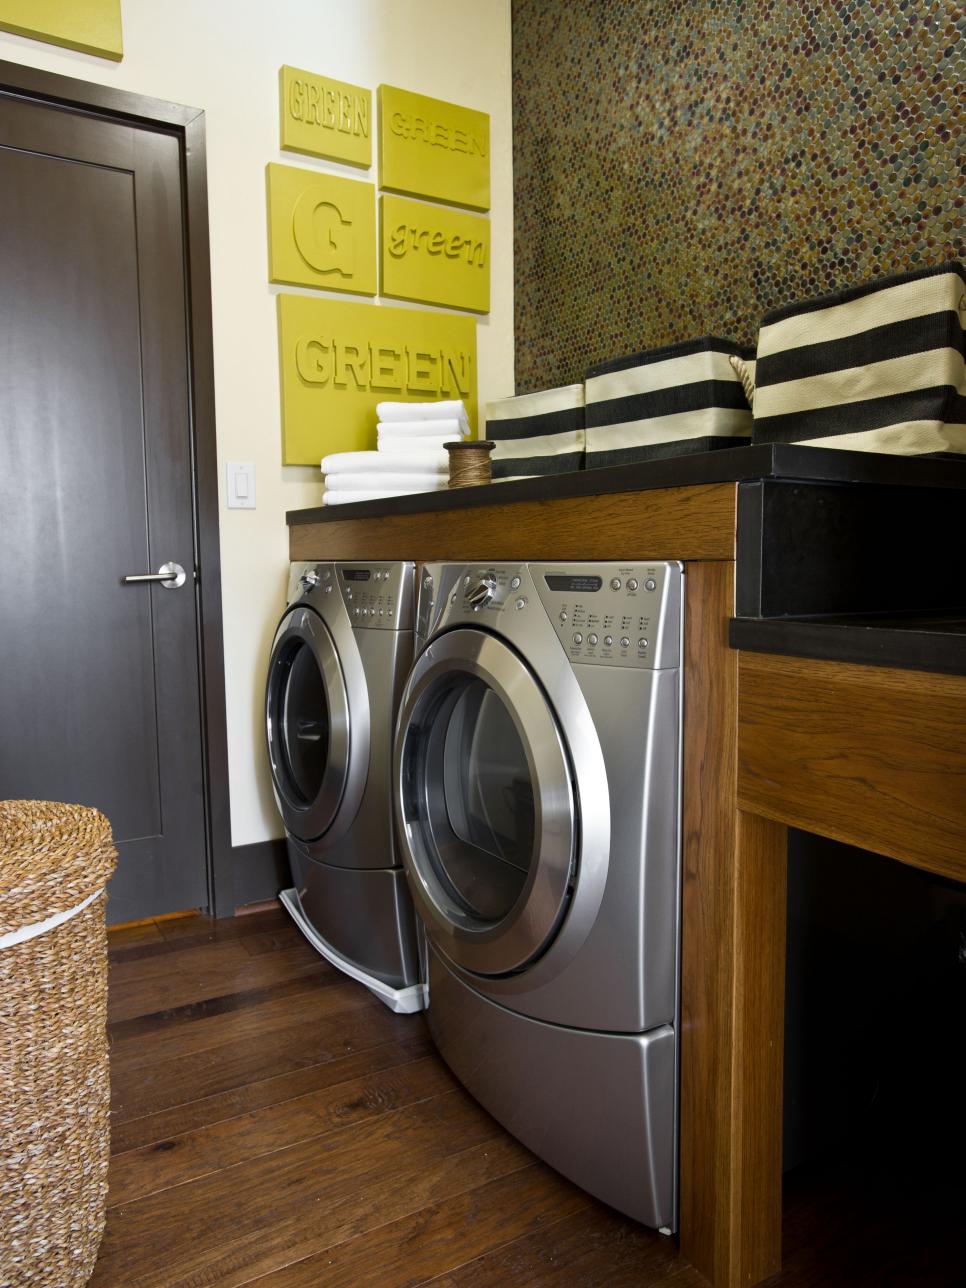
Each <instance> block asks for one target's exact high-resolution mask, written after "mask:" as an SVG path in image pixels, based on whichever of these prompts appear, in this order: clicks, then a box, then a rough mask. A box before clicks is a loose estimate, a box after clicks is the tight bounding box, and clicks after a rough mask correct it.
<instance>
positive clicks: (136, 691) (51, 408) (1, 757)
mask: <svg viewBox="0 0 966 1288" xmlns="http://www.w3.org/2000/svg"><path fill="white" fill-rule="evenodd" d="M180 183H181V160H180V149H179V143H178V140H177V139H176V138H175V137H174V136H173V135H168V134H165V133H162V132H157V133H155V132H153V131H148V130H141V129H136V128H133V127H129V126H126V125H120V124H117V123H116V122H109V121H106V120H100V119H97V118H94V117H87V116H82V115H75V114H72V113H70V112H68V111H64V110H59V109H54V108H50V107H46V106H42V105H39V104H33V103H28V102H25V101H21V100H15V99H9V98H4V97H0V268H2V272H3V290H2V293H0V431H2V438H0V452H2V470H0V505H2V508H3V515H4V521H3V528H2V532H3V535H2V538H0V550H2V558H0V614H2V618H3V629H2V636H0V652H2V659H3V671H4V683H3V685H2V686H0V795H3V796H6V797H25V798H29V797H40V798H48V799H54V800H67V801H75V802H80V803H83V804H90V805H95V806H97V807H98V808H99V809H101V810H103V811H104V813H105V814H106V815H107V816H108V818H109V819H110V821H111V825H112V828H113V830H114V836H115V840H116V842H117V844H118V849H119V852H120V862H119V865H118V871H117V874H116V876H115V878H114V880H113V881H112V883H111V899H110V903H109V917H110V919H111V920H112V921H120V920H128V919H132V918H135V917H143V916H149V915H153V914H157V913H161V912H166V911H174V910H177V909H181V908H190V907H199V906H204V905H206V904H207V901H208V899H207V875H206V847H205V818H204V797H203V769H202V750H201V746H202V744H201V718H200V701H199V695H200V689H199V669H198V651H197V607H196V595H195V590H194V580H193V570H194V566H195V556H194V531H193V494H192V469H191V461H192V457H191V436H190V402H189V386H188V370H187V356H186V355H187V333H186V324H185V292H184V252H183V244H182V216H181V188H180ZM168 560H173V561H175V562H177V563H180V564H181V565H182V566H183V567H184V568H185V569H186V570H187V572H188V580H187V582H186V584H185V585H184V586H183V587H182V588H180V589H178V590H168V589H164V588H162V587H160V586H157V585H149V584H138V585H125V584H123V582H122V578H123V577H124V576H125V575H127V574H132V573H146V572H154V571H156V570H157V568H158V567H159V566H160V565H161V564H162V563H164V562H166V561H168Z"/></svg>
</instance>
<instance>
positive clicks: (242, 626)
mask: <svg viewBox="0 0 966 1288" xmlns="http://www.w3.org/2000/svg"><path fill="white" fill-rule="evenodd" d="M122 12H123V23H124V59H123V61H122V62H121V63H119V64H112V63H109V62H107V61H106V60H103V59H99V58H93V57H89V56H87V55H84V54H76V53H72V52H70V51H68V50H58V49H55V48H53V47H52V46H48V45H42V44H39V43H36V42H33V41H29V40H26V39H21V38H19V37H16V36H7V35H4V34H2V33H0V59H6V60H9V61H11V62H20V63H25V64H28V65H30V66H32V67H38V68H43V69H45V70H48V71H54V72H59V73H61V74H62V75H65V76H75V77H80V78H82V79H85V80H90V81H96V82H98V83H100V84H104V85H114V86H116V87H117V88H119V89H127V90H132V91H135V92H137V93H140V94H148V95H150V96H152V97H154V98H162V99H167V100H169V101H173V102H176V103H184V104H187V105H189V106H191V107H200V108H203V109H204V111H205V114H206V118H207V145H208V193H209V206H210V220H211V277H212V280H211V289H212V305H213V315H214V353H215V398H216V407H217V419H218V457H219V462H220V470H219V474H220V483H219V487H220V492H221V511H220V513H221V552H222V581H223V595H224V621H225V679H226V688H227V702H228V751H229V772H230V786H231V821H232V840H233V843H234V844H235V845H246V844H248V843H250V842H253V841H260V840H263V839H265V838H267V837H272V836H279V835H281V831H282V829H281V826H280V823H279V819H278V815H277V813H276V811H275V807H274V803H273V801H272V795H271V787H270V780H269V777H268V773H267V769H266V762H265V752H264V747H263V740H262V729H261V715H260V707H261V699H262V688H263V684H264V672H265V664H266V661H267V654H268V648H269V645H270V642H271V639H272V635H273V633H274V629H275V623H276V621H277V620H278V617H279V615H280V613H281V611H282V608H283V605H284V589H285V582H286V577H287V569H288V535H287V531H286V526H285V511H286V510H290V509H297V508H299V507H302V506H308V505H316V504H318V502H319V498H320V496H321V478H320V475H319V473H318V471H317V470H312V469H309V468H307V467H291V466H289V467H283V466H282V465H281V446H280V429H279V396H278V358H277V340H276V323H275V301H274V298H273V297H274V295H275V293H276V291H277V290H278V289H279V288H277V287H270V286H269V285H268V282H267V276H268V273H267V260H266V256H267V232H266V226H265V164H266V162H268V161H284V162H286V163H287V164H292V165H305V166H308V167H315V168H318V169H320V170H329V171H332V172H334V173H345V174H351V175H353V176H355V177H359V175H360V172H359V171H356V170H352V169H351V168H348V167H340V166H338V165H334V164H329V163H326V162H322V161H318V162H315V161H312V160H311V159H309V158H305V157H300V156H296V155H294V154H285V153H282V152H280V150H279V147H278V69H279V67H280V66H281V65H282V63H291V64H293V65H294V66H296V67H304V68H306V69H308V70H310V71H317V72H320V73H322V74H328V75H331V76H334V77H336V78H337V79H339V80H345V81H350V82H352V83H354V84H357V85H364V86H369V87H370V88H371V89H373V90H375V88H376V86H377V85H378V84H379V83H380V82H382V81H385V82H387V83H390V84H393V85H399V86H402V87H403V88H405V89H412V90H417V91H419V92H420V93H424V94H431V95H434V96H435V97H437V98H445V99H450V100H453V101H454V102H458V103H464V104H466V105H467V106H469V107H474V108H478V109H480V110H481V111H485V112H489V113H490V118H491V121H490V126H491V149H492V202H493V211H492V309H491V313H490V315H489V317H487V318H484V319H482V320H481V321H480V324H479V328H478V350H479V375H480V383H479V394H480V402H481V403H482V402H483V401H485V400H486V399H487V398H494V397H502V396H504V395H506V394H511V393H513V208H512V200H513V193H512V150H513V149H512V139H511V117H510V110H511V109H510V0H349V2H348V3H347V2H346V0H341V3H340V2H337V0H274V3H272V4H265V3H263V2H261V0H164V3H163V4H161V3H158V0H122ZM370 177H371V178H372V179H373V180H375V179H376V166H375V165H373V168H372V171H371V172H370ZM347 298H349V297H347ZM228 460H254V462H255V467H256V475H257V502H258V504H257V508H256V509H255V510H253V511H252V510H228V509H226V508H225V504H224V502H225V478H224V475H225V468H224V463H225V461H228ZM456 521H458V520H456Z"/></svg>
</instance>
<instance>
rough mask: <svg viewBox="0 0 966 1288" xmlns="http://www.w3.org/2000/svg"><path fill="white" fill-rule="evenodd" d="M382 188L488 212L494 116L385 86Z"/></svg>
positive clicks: (381, 108) (381, 110) (381, 94)
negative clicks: (491, 130)
mask: <svg viewBox="0 0 966 1288" xmlns="http://www.w3.org/2000/svg"><path fill="white" fill-rule="evenodd" d="M379 186H380V187H381V188H385V189H387V190H388V191H390V192H401V193H403V194H404V195H406V196H410V197H431V198H432V199H433V200H435V201H446V202H450V203H451V204H452V205H455V206H467V207H469V209H471V210H489V208H490V118H489V116H488V115H487V113H486V112H477V111H474V109H473V108H470V107H460V106H459V104H457V103H447V102H445V101H444V100H443V99H439V98H427V97H426V95H425V94H413V93H411V92H410V91H409V90H405V89H396V88H395V86H393V85H380V86H379Z"/></svg>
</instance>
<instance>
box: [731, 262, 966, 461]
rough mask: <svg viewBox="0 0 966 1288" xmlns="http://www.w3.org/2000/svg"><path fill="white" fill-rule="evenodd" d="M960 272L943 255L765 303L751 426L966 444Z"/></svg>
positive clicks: (964, 294) (773, 433)
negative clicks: (823, 291) (903, 269)
mask: <svg viewBox="0 0 966 1288" xmlns="http://www.w3.org/2000/svg"><path fill="white" fill-rule="evenodd" d="M964 323H966V273H964V271H963V268H962V267H961V265H959V264H943V265H940V266H939V267H937V268H928V269H924V270H921V271H918V272H914V273H903V274H902V275H901V276H897V277H886V278H882V279H880V280H879V281H876V282H869V283H867V284H866V285H864V286H857V287H854V288H852V289H851V290H848V291H842V292H841V293H840V294H837V295H827V296H825V297H824V298H822V299H817V300H811V301H809V302H808V303H805V304H796V305H792V306H791V307H789V308H784V309H778V310H776V311H775V312H773V313H768V314H766V316H765V318H764V320H763V321H762V324H761V331H760V333H759V336H758V361H757V363H756V372H755V402H754V406H755V425H754V438H755V441H756V442H761V443H805V444H808V445H809V446H812V447H840V448H846V449H849V450H851V451H859V452H888V453H892V454H894V455H899V456H917V455H920V454H924V453H930V452H966V366H964V360H963V325H964Z"/></svg>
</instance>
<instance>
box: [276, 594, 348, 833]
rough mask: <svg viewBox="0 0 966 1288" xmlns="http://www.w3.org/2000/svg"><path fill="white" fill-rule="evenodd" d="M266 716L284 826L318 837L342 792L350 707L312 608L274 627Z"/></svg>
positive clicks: (329, 641)
mask: <svg viewBox="0 0 966 1288" xmlns="http://www.w3.org/2000/svg"><path fill="white" fill-rule="evenodd" d="M265 714H266V728H267V733H268V751H269V758H270V761H271V766H272V779H273V781H274V785H275V796H276V799H277V800H278V804H279V808H280V810H281V812H282V818H283V819H284V821H285V826H286V828H287V830H288V831H289V832H290V833H291V834H292V835H293V836H296V837H298V839H299V840H302V841H314V840H317V839H318V838H319V837H320V836H321V835H322V834H323V833H324V832H325V831H326V829H327V828H328V827H329V826H330V825H331V823H332V821H333V819H334V817H335V814H336V811H337V810H338V808H339V803H340V801H341V799H342V795H343V792H344V790H345V784H346V778H347V774H348V759H349V706H348V697H347V693H346V686H345V682H344V680H343V676H342V668H341V666H340V665H339V656H338V652H337V650H336V647H335V644H334V643H333V641H332V637H331V635H330V634H329V632H328V630H327V629H326V627H325V624H324V623H323V622H322V620H321V618H320V617H319V616H318V614H317V613H315V612H313V611H312V610H311V609H307V608H299V609H296V610H295V611H294V612H292V613H290V614H289V615H288V616H287V617H286V618H284V619H283V620H282V624H281V626H280V627H279V629H278V633H277V634H276V636H275V644H274V647H273V649H272V660H271V662H270V664H269V670H268V688H267V692H266V713H265Z"/></svg>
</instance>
